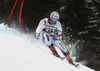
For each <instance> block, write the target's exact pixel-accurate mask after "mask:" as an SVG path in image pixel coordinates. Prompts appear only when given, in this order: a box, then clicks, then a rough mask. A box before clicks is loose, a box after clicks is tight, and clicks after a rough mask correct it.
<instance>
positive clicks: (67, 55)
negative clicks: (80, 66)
mask: <svg viewBox="0 0 100 71" xmlns="http://www.w3.org/2000/svg"><path fill="white" fill-rule="evenodd" d="M65 57H66V59H67V60H68V62H69V63H73V60H72V59H71V58H70V55H69V53H67V54H65Z"/></svg>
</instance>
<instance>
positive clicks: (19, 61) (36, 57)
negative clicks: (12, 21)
mask: <svg viewBox="0 0 100 71" xmlns="http://www.w3.org/2000/svg"><path fill="white" fill-rule="evenodd" d="M33 43H37V42H30V40H28V38H26V37H25V36H23V35H22V34H20V33H18V32H17V31H15V30H14V29H11V28H5V25H3V24H0V71H94V70H92V69H90V68H88V67H85V66H83V65H81V68H80V69H78V68H76V67H74V66H72V65H71V64H69V63H67V62H65V61H62V60H61V59H59V58H57V57H54V56H53V55H52V54H50V53H48V52H49V51H47V52H46V50H43V49H42V47H43V46H41V45H40V44H38V45H35V44H33ZM39 46H40V47H39ZM41 49H42V50H41Z"/></svg>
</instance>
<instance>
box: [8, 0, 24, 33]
mask: <svg viewBox="0 0 100 71" xmlns="http://www.w3.org/2000/svg"><path fill="white" fill-rule="evenodd" d="M17 3H18V0H16V1H15V4H14V6H13V8H12V11H11V13H10V16H9V18H8V21H7V26H8V23H9V21H10V19H11V16H12V14H13V12H14V9H15V7H16V5H17ZM23 4H24V0H22V3H21V8H20V16H19V25H20V31H21V33H22V27H21V16H22V8H23Z"/></svg>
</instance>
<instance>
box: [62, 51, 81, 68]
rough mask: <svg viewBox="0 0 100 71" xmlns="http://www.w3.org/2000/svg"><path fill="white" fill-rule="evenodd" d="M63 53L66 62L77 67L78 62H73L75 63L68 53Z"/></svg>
mask: <svg viewBox="0 0 100 71" xmlns="http://www.w3.org/2000/svg"><path fill="white" fill-rule="evenodd" d="M64 55H65V57H66V59H67V60H68V62H69V63H70V64H72V65H74V66H75V67H78V66H79V64H75V63H74V62H73V60H72V59H71V58H70V55H69V53H67V54H64Z"/></svg>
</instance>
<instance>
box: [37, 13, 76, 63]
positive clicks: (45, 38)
mask: <svg viewBox="0 0 100 71" xmlns="http://www.w3.org/2000/svg"><path fill="white" fill-rule="evenodd" d="M56 29H57V32H58V35H59V38H57V37H56V36H55V34H54V31H55V30H56ZM39 36H40V38H41V41H42V43H44V44H45V45H47V47H49V49H50V50H51V51H52V53H53V55H54V56H56V57H59V58H60V56H59V54H58V52H57V51H56V49H55V47H54V46H57V47H58V48H59V49H60V50H61V52H62V53H63V54H64V56H65V57H66V59H67V60H68V62H69V63H71V64H73V65H75V64H74V63H73V60H72V59H71V58H70V55H69V51H68V49H66V47H65V46H63V44H62V43H61V41H60V40H62V38H63V32H62V26H61V23H60V22H59V13H58V12H57V11H53V12H52V13H51V14H50V18H44V19H42V20H41V21H40V23H39V25H38V27H37V29H36V38H37V39H38V38H39Z"/></svg>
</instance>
